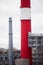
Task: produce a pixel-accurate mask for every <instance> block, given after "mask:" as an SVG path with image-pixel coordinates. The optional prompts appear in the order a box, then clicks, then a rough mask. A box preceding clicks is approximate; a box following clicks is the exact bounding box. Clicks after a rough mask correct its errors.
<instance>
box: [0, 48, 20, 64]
mask: <svg viewBox="0 0 43 65" xmlns="http://www.w3.org/2000/svg"><path fill="white" fill-rule="evenodd" d="M17 58H20V51H19V50H15V49H13V65H14V64H15V63H14V61H15V59H17ZM0 65H9V56H8V50H7V49H3V48H1V49H0Z"/></svg>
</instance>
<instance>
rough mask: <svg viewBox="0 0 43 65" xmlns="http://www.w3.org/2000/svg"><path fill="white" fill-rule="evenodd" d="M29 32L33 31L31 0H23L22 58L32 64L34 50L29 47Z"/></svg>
mask: <svg viewBox="0 0 43 65" xmlns="http://www.w3.org/2000/svg"><path fill="white" fill-rule="evenodd" d="M28 32H31V6H30V0H21V58H22V59H24V60H25V59H28V60H29V63H30V64H29V65H32V50H31V48H30V47H28Z"/></svg>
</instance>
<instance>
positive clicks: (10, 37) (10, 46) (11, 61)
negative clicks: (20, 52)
mask: <svg viewBox="0 0 43 65" xmlns="http://www.w3.org/2000/svg"><path fill="white" fill-rule="evenodd" d="M9 65H13V39H12V18H11V17H9Z"/></svg>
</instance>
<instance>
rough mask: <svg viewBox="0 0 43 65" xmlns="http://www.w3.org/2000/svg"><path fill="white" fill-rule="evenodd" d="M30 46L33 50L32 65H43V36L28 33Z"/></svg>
mask: <svg viewBox="0 0 43 65" xmlns="http://www.w3.org/2000/svg"><path fill="white" fill-rule="evenodd" d="M28 46H30V47H31V48H32V65H43V34H31V33H28Z"/></svg>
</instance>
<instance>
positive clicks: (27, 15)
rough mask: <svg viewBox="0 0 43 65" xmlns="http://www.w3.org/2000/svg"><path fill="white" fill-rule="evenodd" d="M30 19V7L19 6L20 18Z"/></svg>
mask: <svg viewBox="0 0 43 65" xmlns="http://www.w3.org/2000/svg"><path fill="white" fill-rule="evenodd" d="M24 19H25V20H30V19H31V8H21V20H24Z"/></svg>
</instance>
